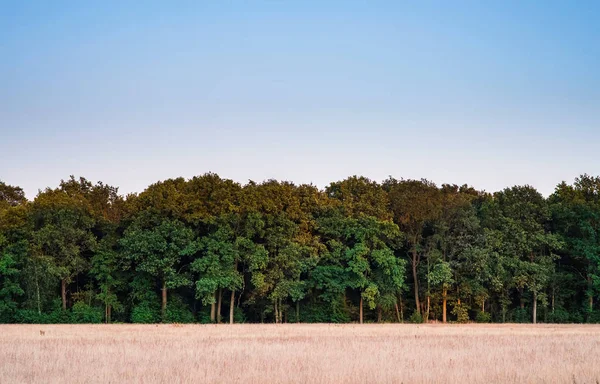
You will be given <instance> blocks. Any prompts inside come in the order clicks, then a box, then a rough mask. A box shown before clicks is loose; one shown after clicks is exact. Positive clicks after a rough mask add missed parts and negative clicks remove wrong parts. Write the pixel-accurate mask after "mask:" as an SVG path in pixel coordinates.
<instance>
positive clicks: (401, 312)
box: [400, 299, 404, 323]
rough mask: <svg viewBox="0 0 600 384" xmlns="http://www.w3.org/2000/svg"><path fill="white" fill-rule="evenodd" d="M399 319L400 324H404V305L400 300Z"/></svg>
mask: <svg viewBox="0 0 600 384" xmlns="http://www.w3.org/2000/svg"><path fill="white" fill-rule="evenodd" d="M400 318H401V319H402V323H404V303H403V302H402V299H400Z"/></svg>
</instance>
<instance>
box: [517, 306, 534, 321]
mask: <svg viewBox="0 0 600 384" xmlns="http://www.w3.org/2000/svg"><path fill="white" fill-rule="evenodd" d="M514 320H515V323H531V316H530V315H529V312H528V311H527V310H526V309H525V308H523V309H521V308H517V309H515V311H514Z"/></svg>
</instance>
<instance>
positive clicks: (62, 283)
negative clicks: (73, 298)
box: [55, 279, 67, 311]
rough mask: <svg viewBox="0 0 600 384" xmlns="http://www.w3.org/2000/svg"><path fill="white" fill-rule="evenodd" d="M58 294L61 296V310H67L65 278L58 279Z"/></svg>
mask: <svg viewBox="0 0 600 384" xmlns="http://www.w3.org/2000/svg"><path fill="white" fill-rule="evenodd" d="M55 292H56V291H55ZM60 294H61V296H62V309H63V311H66V310H67V280H65V279H62V280H61V281H60Z"/></svg>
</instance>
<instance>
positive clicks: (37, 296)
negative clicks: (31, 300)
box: [35, 265, 42, 315]
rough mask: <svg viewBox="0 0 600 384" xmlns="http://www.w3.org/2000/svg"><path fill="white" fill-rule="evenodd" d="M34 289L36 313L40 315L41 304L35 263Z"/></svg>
mask: <svg viewBox="0 0 600 384" xmlns="http://www.w3.org/2000/svg"><path fill="white" fill-rule="evenodd" d="M35 291H36V299H37V309H38V315H41V314H42V304H41V301H40V281H39V280H38V275H37V265H36V266H35Z"/></svg>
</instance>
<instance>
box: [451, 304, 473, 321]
mask: <svg viewBox="0 0 600 384" xmlns="http://www.w3.org/2000/svg"><path fill="white" fill-rule="evenodd" d="M451 313H452V314H453V315H455V316H456V321H457V322H459V323H466V322H468V321H469V307H468V306H467V305H465V304H456V305H455V306H454V308H452V312H451Z"/></svg>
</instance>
